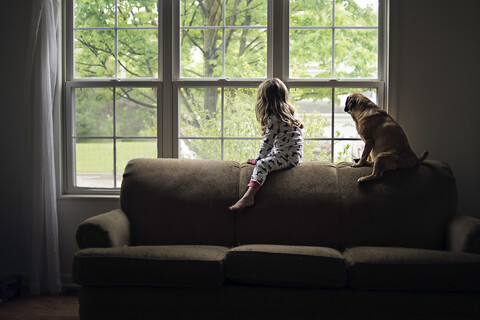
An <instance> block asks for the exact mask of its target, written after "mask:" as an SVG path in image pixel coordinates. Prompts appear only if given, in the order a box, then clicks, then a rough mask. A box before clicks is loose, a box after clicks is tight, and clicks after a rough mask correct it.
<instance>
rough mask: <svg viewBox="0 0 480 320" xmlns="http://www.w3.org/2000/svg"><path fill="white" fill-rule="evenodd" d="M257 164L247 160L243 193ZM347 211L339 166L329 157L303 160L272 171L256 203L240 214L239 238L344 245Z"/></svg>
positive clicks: (242, 173)
mask: <svg viewBox="0 0 480 320" xmlns="http://www.w3.org/2000/svg"><path fill="white" fill-rule="evenodd" d="M252 169H253V166H251V165H246V164H244V165H242V166H241V170H240V184H239V194H243V193H244V192H245V190H246V186H247V184H248V181H249V179H250V176H251V174H252ZM341 214H342V211H341V202H340V193H339V187H338V178H337V169H336V167H335V166H334V165H333V164H331V163H327V162H304V163H302V164H301V165H299V166H297V167H295V168H291V169H288V170H283V171H276V172H272V173H270V174H269V175H268V177H267V180H266V182H265V184H264V185H263V187H262V188H261V189H260V191H259V192H258V193H257V195H256V198H255V205H254V206H253V207H251V208H247V209H246V210H244V211H243V212H239V213H237V214H236V232H237V234H236V238H237V241H238V242H239V243H240V244H255V243H262V244H291V245H312V246H326V247H332V248H341V247H342V243H343V241H342V229H341V226H342V215H341Z"/></svg>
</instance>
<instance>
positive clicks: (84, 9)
mask: <svg viewBox="0 0 480 320" xmlns="http://www.w3.org/2000/svg"><path fill="white" fill-rule="evenodd" d="M70 1H71V2H70V6H69V8H70V11H71V12H70V17H71V22H70V23H67V26H66V32H67V50H66V54H67V60H66V61H67V81H66V88H67V105H66V110H67V117H66V123H65V128H66V130H65V131H66V150H67V152H66V153H65V154H66V156H65V163H66V166H65V167H66V168H67V170H66V171H67V172H66V185H67V190H68V191H72V192H75V191H79V190H80V191H82V190H83V191H85V190H89V191H92V192H94V191H95V190H96V191H98V190H106V189H111V190H115V188H119V187H120V184H121V180H122V173H123V170H124V168H125V165H126V163H127V162H128V160H130V159H132V158H137V157H150V158H151V157H157V156H159V155H160V156H170V157H179V158H187V159H224V160H234V161H238V162H244V161H246V159H248V158H254V157H255V156H256V155H257V153H258V150H259V147H260V144H261V142H262V136H261V130H260V125H259V123H258V122H257V120H256V118H255V111H254V107H255V100H256V94H257V87H258V85H259V84H260V83H261V82H262V81H263V80H264V79H266V78H267V77H272V76H273V75H276V76H278V77H280V78H282V80H283V81H284V82H285V83H286V84H287V86H288V87H289V90H290V98H291V101H292V103H293V105H294V106H295V107H296V109H297V112H298V116H299V118H301V119H302V121H303V122H304V124H305V130H304V137H305V147H304V158H303V161H312V160H315V161H332V162H341V161H351V160H352V159H353V158H355V157H358V156H359V155H360V153H361V150H362V148H363V142H362V141H361V140H360V139H359V136H358V135H357V133H356V130H355V126H354V123H353V121H352V120H351V118H350V117H349V115H348V114H346V113H345V112H343V105H344V103H345V99H346V96H347V95H348V94H350V93H353V92H362V93H364V94H365V95H367V96H368V97H370V98H371V99H372V100H373V101H374V102H377V101H378V100H379V99H381V97H383V96H384V74H383V72H384V70H385V65H384V60H385V59H383V58H382V54H383V53H382V50H383V49H382V48H383V44H382V43H383V42H382V41H384V37H385V36H384V35H383V32H384V31H383V30H384V27H383V25H382V21H384V20H385V19H384V18H385V17H384V16H383V15H385V14H384V13H383V12H384V10H383V9H382V8H383V5H384V3H383V1H379V0H342V1H341V0H290V1H288V0H275V1H272V0H270V1H269V0H171V1H162V0H160V1H158V0H95V1H92V0H70ZM165 10H170V11H171V12H173V16H172V17H170V16H168V15H167V14H166V13H165ZM274 12H277V14H274ZM67 16H68V14H67ZM279 18H281V19H279ZM167 24H168V25H167ZM273 25H275V28H272V26H273ZM168 32H170V33H168ZM172 35H173V36H172ZM278 39H283V40H282V41H281V45H280V46H279V45H278V43H276V42H275V41H278ZM165 52H168V53H171V54H165ZM165 59H171V61H165ZM165 66H168V67H167V68H166V67H165ZM169 68H171V69H169ZM166 97H167V98H166ZM168 97H169V98H168ZM168 117H171V118H168ZM166 133H167V135H168V136H171V137H172V139H171V141H172V142H168V141H167V143H165V140H166V139H165V138H164V135H165V134H166ZM167 140H168V139H167Z"/></svg>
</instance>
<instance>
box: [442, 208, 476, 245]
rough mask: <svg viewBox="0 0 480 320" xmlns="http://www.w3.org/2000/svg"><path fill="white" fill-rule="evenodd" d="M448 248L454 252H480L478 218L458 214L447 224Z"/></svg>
mask: <svg viewBox="0 0 480 320" xmlns="http://www.w3.org/2000/svg"><path fill="white" fill-rule="evenodd" d="M447 237H448V238H447V241H448V249H449V250H450V251H454V252H469V253H480V219H477V218H474V217H470V216H465V215H458V216H456V217H454V218H453V219H452V220H451V221H450V224H449V225H448V234H447Z"/></svg>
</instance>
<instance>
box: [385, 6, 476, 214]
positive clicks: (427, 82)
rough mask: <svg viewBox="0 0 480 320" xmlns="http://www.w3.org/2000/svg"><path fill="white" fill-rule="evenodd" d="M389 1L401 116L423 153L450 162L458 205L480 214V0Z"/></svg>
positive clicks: (468, 211)
mask: <svg viewBox="0 0 480 320" xmlns="http://www.w3.org/2000/svg"><path fill="white" fill-rule="evenodd" d="M391 4H392V9H393V11H392V14H391V18H392V24H393V30H392V31H393V33H392V35H391V40H392V41H393V47H394V48H396V50H395V52H394V53H393V56H394V57H395V56H396V59H395V60H396V61H393V62H394V63H395V65H394V66H393V68H394V70H395V69H396V71H395V72H394V73H395V75H396V79H394V82H395V83H396V101H395V104H396V113H397V120H398V122H399V123H400V124H401V125H402V127H403V128H404V130H405V132H406V133H407V136H408V137H409V140H410V143H411V145H412V148H413V149H414V151H415V152H416V153H417V154H420V153H421V152H423V150H425V149H428V150H429V151H430V156H429V158H430V159H441V160H444V161H446V162H447V163H449V164H450V165H451V167H452V169H453V172H454V174H455V177H456V179H457V187H458V192H459V212H461V213H464V214H468V215H472V216H476V217H480V210H479V206H478V204H477V202H476V197H477V196H476V189H477V188H476V186H477V185H476V182H478V181H480V167H479V166H478V163H480V148H479V144H480V141H479V139H480V126H479V125H478V120H479V119H480V99H478V98H477V96H478V92H479V87H480V58H479V57H480V33H479V32H478V30H480V19H478V12H480V1H477V0H461V1H447V0H440V1H438V0H422V1H417V0H394V1H392V3H391ZM397 9H398V10H397Z"/></svg>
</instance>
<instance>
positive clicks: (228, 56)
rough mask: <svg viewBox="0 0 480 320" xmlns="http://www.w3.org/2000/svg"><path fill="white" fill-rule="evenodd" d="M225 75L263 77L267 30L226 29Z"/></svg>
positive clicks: (265, 61)
mask: <svg viewBox="0 0 480 320" xmlns="http://www.w3.org/2000/svg"><path fill="white" fill-rule="evenodd" d="M226 43H227V44H228V47H226V52H225V77H226V78H265V77H266V76H267V30H266V29H228V30H227V31H226Z"/></svg>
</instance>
